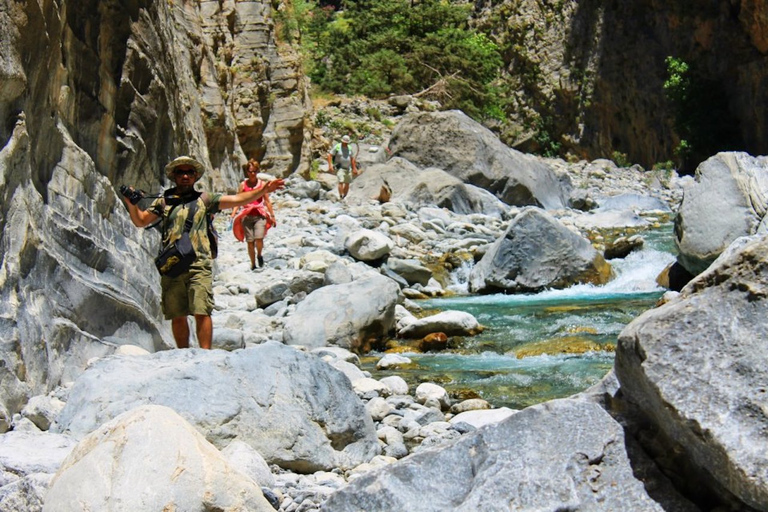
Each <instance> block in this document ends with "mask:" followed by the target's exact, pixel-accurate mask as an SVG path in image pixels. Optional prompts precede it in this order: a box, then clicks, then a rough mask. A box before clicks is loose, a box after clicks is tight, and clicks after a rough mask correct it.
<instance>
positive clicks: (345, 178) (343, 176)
mask: <svg viewBox="0 0 768 512" xmlns="http://www.w3.org/2000/svg"><path fill="white" fill-rule="evenodd" d="M336 177H337V178H338V179H339V183H352V169H343V168H341V167H340V168H339V169H338V170H337V171H336Z"/></svg>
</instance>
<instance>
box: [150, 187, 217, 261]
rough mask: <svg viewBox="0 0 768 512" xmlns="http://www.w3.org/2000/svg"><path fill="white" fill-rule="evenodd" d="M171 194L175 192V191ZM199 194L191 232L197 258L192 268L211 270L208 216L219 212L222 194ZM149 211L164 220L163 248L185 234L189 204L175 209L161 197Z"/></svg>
mask: <svg viewBox="0 0 768 512" xmlns="http://www.w3.org/2000/svg"><path fill="white" fill-rule="evenodd" d="M169 192H173V189H171V191H169ZM197 194H199V197H198V198H197V211H196V212H195V219H194V221H193V222H192V228H191V229H190V230H189V239H190V240H191V241H192V247H194V249H195V253H196V255H197V258H196V259H195V261H194V263H192V267H191V268H195V267H198V268H211V267H212V266H213V263H212V259H211V244H210V242H208V220H207V219H206V215H208V214H213V213H216V212H218V211H219V201H220V200H221V196H222V194H207V193H205V192H203V193H202V194H200V193H197ZM166 195H168V193H166ZM193 197H194V196H193ZM147 211H150V212H152V213H154V214H155V215H157V216H159V217H161V218H162V220H161V225H160V227H161V229H162V231H163V234H164V238H163V245H162V247H166V246H167V245H168V244H170V243H173V242H175V241H176V240H178V239H179V238H181V234H182V233H183V232H184V223H185V222H186V220H187V213H188V212H189V204H188V203H184V202H181V203H180V204H177V205H176V206H175V207H173V206H172V205H170V204H166V198H165V197H161V198H159V199H156V200H155V201H153V202H152V204H151V205H149V208H147Z"/></svg>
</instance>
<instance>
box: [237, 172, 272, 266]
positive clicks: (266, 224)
mask: <svg viewBox="0 0 768 512" xmlns="http://www.w3.org/2000/svg"><path fill="white" fill-rule="evenodd" d="M243 171H244V172H245V177H246V179H245V180H243V182H242V183H240V186H239V187H238V189H237V191H238V192H247V191H249V190H254V189H260V188H262V187H263V186H264V183H265V182H264V181H263V180H262V179H261V178H259V162H257V161H256V160H255V159H253V158H251V159H250V160H248V162H246V163H245V164H244V165H243ZM239 211H240V207H236V208H235V209H234V210H232V217H231V222H232V224H233V228H232V231H233V232H234V235H235V237H236V238H237V239H238V240H239V241H241V242H242V241H243V239H245V241H246V243H247V244H248V256H249V257H250V258H251V270H256V263H257V261H258V264H259V268H261V267H263V266H264V258H263V257H262V255H261V253H262V251H263V250H264V237H265V236H266V234H267V231H269V228H271V227H272V226H276V225H277V220H276V219H275V211H274V210H273V209H272V201H270V200H269V194H264V195H263V196H261V197H260V198H258V199H256V200H255V201H252V202H250V203H248V204H247V205H246V206H244V207H243V211H242V212H240V214H239V215H238V212H239ZM254 244H255V246H256V247H255V250H254ZM257 258H258V259H257Z"/></svg>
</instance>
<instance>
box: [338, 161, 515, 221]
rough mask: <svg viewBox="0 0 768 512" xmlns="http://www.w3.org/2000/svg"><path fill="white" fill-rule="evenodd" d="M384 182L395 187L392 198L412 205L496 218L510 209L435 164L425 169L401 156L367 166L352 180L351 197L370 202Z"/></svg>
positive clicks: (390, 186) (491, 195)
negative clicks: (482, 214)
mask: <svg viewBox="0 0 768 512" xmlns="http://www.w3.org/2000/svg"><path fill="white" fill-rule="evenodd" d="M384 184H386V185H387V186H389V188H390V189H391V190H392V195H391V198H390V201H396V202H400V203H404V204H409V205H411V206H412V207H413V208H418V207H420V206H437V207H440V208H447V209H449V210H451V211H453V212H455V213H459V214H470V213H485V214H486V215H493V216H496V217H500V216H501V215H503V213H504V212H505V211H506V210H507V209H508V207H507V206H506V205H505V204H504V203H503V202H502V201H500V200H499V199H498V198H496V196H494V195H493V194H492V193H490V192H488V191H487V190H485V189H483V188H480V187H477V186H474V185H471V184H468V183H464V182H463V181H462V180H461V179H459V178H457V177H456V176H453V175H451V174H449V173H448V172H446V171H444V170H442V169H438V168H436V167H435V166H434V165H430V166H428V167H427V168H424V169H422V168H420V167H419V166H417V165H414V164H413V163H411V162H409V161H408V160H405V159H403V158H399V157H394V158H392V159H390V160H389V161H387V162H386V163H381V164H377V165H374V166H372V167H370V168H369V169H366V170H365V172H364V173H363V174H361V175H360V176H359V177H358V178H357V179H355V181H354V182H352V185H351V187H350V192H349V200H352V201H368V200H369V199H371V198H372V197H374V196H376V195H377V194H378V192H379V190H380V188H381V186H382V185H384Z"/></svg>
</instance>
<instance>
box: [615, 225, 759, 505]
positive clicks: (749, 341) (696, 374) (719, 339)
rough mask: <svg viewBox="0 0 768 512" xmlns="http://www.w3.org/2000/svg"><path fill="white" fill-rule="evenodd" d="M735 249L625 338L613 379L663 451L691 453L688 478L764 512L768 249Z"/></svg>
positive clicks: (621, 340)
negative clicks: (659, 435) (663, 441)
mask: <svg viewBox="0 0 768 512" xmlns="http://www.w3.org/2000/svg"><path fill="white" fill-rule="evenodd" d="M739 245H740V246H741V247H740V250H737V251H734V252H729V253H728V254H726V255H724V256H723V257H722V258H721V259H718V260H717V261H716V262H715V264H713V265H712V266H711V267H710V268H709V269H708V270H707V271H706V272H704V273H703V274H701V275H699V276H698V277H697V278H696V279H694V280H693V281H691V282H690V283H689V284H688V285H687V286H686V287H685V288H683V290H682V292H681V293H680V295H679V296H678V297H677V298H674V299H672V300H671V301H670V302H668V303H667V304H665V305H663V306H661V307H659V308H657V309H652V310H650V311H647V312H645V313H644V314H642V315H641V316H640V317H638V318H637V319H635V320H634V321H633V322H632V323H630V324H629V325H628V326H627V327H626V328H625V329H624V330H623V331H622V333H621V335H620V336H619V343H618V346H617V350H616V363H615V370H616V375H617V377H618V379H619V381H620V383H621V390H622V393H623V394H624V396H625V397H627V399H628V400H629V401H631V402H633V403H635V404H637V406H638V407H639V409H640V410H641V411H642V412H643V413H644V414H645V415H646V416H647V417H648V418H649V419H650V421H651V422H652V424H653V425H654V426H655V428H658V429H659V430H660V431H661V432H663V433H664V434H665V436H666V437H667V438H668V439H670V440H671V443H672V446H671V447H667V452H668V453H681V451H682V452H683V453H686V454H688V457H689V459H688V460H687V465H686V466H682V467H689V468H691V467H692V468H695V470H693V471H689V473H691V474H689V475H687V477H689V478H691V479H693V478H699V479H701V478H702V475H701V474H706V475H710V477H711V478H713V479H714V480H715V481H716V482H717V484H718V485H713V486H712V487H713V491H715V492H717V493H719V494H720V496H721V498H722V499H723V500H728V499H729V498H728V496H729V495H730V494H732V495H735V496H736V497H738V498H739V499H740V500H741V501H743V502H744V503H746V504H747V505H749V506H750V507H753V508H755V509H758V510H764V509H767V508H768V466H766V464H765V453H766V452H767V451H768V438H766V435H765V432H766V431H768V415H767V414H766V411H768V390H767V389H766V387H765V383H766V382H768V370H766V365H765V360H766V357H767V356H768V355H767V354H766V346H765V343H764V340H765V339H766V338H767V337H768V324H766V322H765V318H766V315H767V314H768V308H767V307H766V300H765V298H766V296H767V295H768V273H767V272H766V270H765V269H766V268H767V266H766V254H768V240H767V239H766V238H765V237H761V238H759V239H757V240H753V241H752V242H751V243H747V245H743V244H739ZM745 439H749V442H744V440H745ZM671 450H676V451H675V452H672V451H671ZM678 471H682V469H679V470H678ZM696 471H698V472H699V474H698V475H697V474H696ZM710 477H707V480H706V481H708V478H710Z"/></svg>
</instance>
